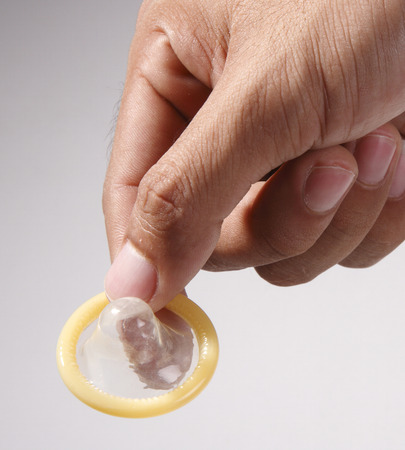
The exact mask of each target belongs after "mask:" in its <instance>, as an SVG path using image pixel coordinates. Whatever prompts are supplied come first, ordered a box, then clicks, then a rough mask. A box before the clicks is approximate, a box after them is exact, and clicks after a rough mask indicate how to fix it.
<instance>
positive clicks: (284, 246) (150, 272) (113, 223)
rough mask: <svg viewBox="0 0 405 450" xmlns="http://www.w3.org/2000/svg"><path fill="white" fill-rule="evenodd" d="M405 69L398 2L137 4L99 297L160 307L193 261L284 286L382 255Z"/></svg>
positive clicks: (394, 240)
mask: <svg viewBox="0 0 405 450" xmlns="http://www.w3.org/2000/svg"><path fill="white" fill-rule="evenodd" d="M404 79H405V3H404V1H403V0H390V2H386V1H384V0H361V1H357V2H353V1H349V0H334V1H333V0H310V1H301V0H272V1H269V0H257V1H254V2H253V1H251V0H204V1H202V0H181V1H180V0H148V1H146V2H145V3H144V4H143V6H142V8H141V11H140V13H139V16H138V23H137V27H136V32H135V36H134V39H133V42H132V45H131V49H130V53H129V60H128V72H127V78H126V84H125V89H124V94H123V98H122V103H121V108H120V113H119V117H118V121H117V128H116V134H115V139H114V145H113V151H112V156H111V160H110V164H109V167H108V171H107V175H106V180H105V185H104V197H103V207H104V213H105V219H106V229H107V236H108V241H109V247H110V253H111V258H112V261H113V264H112V267H111V269H110V270H109V272H108V274H107V276H106V281H105V288H106V292H107V294H108V295H109V296H110V298H112V299H114V298H116V297H118V296H126V295H131V296H138V297H141V298H143V299H144V300H146V301H149V302H150V304H151V307H152V308H153V309H154V310H158V309H160V308H162V307H163V306H164V305H165V304H166V303H167V302H168V301H169V300H170V299H171V298H173V297H174V296H175V295H176V294H177V293H178V292H180V291H181V290H182V289H183V288H184V287H185V286H186V284H187V283H188V282H189V281H190V280H191V278H192V277H193V276H194V275H195V274H196V273H197V272H198V271H199V270H200V269H201V268H202V267H205V268H207V269H210V270H229V269H239V268H244V267H255V268H256V270H257V272H258V274H259V275H260V276H262V277H263V278H264V279H266V280H267V281H269V282H270V283H274V284H277V285H282V286H290V285H294V284H299V283H303V282H307V281H310V280H311V279H313V278H314V277H316V276H317V275H319V274H320V273H322V272H324V271H325V270H327V269H328V268H330V267H332V266H333V265H335V264H342V265H345V266H348V267H368V266H370V265H372V264H374V263H376V262H377V261H379V260H380V259H381V258H383V257H384V256H386V255H387V254H389V253H390V252H391V251H392V250H393V249H394V248H396V247H397V246H398V245H399V244H400V243H401V242H402V241H403V240H404V238H405V196H404V195H403V192H402V190H401V189H398V186H402V184H403V182H402V181H401V180H402V179H405V164H403V159H402V158H404V157H403V156H402V149H403V142H402V139H401V133H402V134H405V113H404V112H405V84H404V83H403V80H404ZM391 147H392V152H391V151H389V148H391ZM279 167H280V169H279V170H277V172H276V173H275V174H274V175H273V176H272V177H270V178H269V179H268V180H267V181H260V180H263V179H266V174H268V173H269V172H270V171H272V170H273V169H276V168H279ZM382 167H383V168H384V170H382V169H381V168H382ZM370 174H371V175H370ZM311 175H314V176H313V177H312V178H311ZM343 179H344V180H345V181H344V182H343V181H342V180H343ZM401 183H402V184H401ZM342 186H343V187H344V189H343V188H342ZM394 187H395V189H394ZM404 188H405V186H404ZM393 194H395V195H393ZM322 195H324V196H323V197H322ZM325 196H326V197H327V198H326V197H325ZM332 200H333V201H332ZM320 205H321V207H320ZM122 249H124V250H122ZM135 255H137V256H135ZM135 259H136V260H137V262H136V263H135V262H134V261H135Z"/></svg>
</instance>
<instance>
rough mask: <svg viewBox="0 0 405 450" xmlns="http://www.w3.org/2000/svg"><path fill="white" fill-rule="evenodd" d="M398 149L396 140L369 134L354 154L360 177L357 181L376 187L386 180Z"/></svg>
mask: <svg viewBox="0 0 405 450" xmlns="http://www.w3.org/2000/svg"><path fill="white" fill-rule="evenodd" d="M395 149H396V142H395V140H394V139H392V138H390V137H388V136H383V135H378V134H369V135H368V136H366V137H364V138H363V139H361V140H360V141H359V142H358V144H357V147H356V150H355V152H354V157H355V158H356V161H357V165H358V168H359V176H358V177H357V180H358V181H360V182H361V183H364V184H368V185H376V184H379V183H381V181H382V180H383V179H384V177H385V175H386V173H387V171H388V167H389V166H390V163H391V160H392V158H393V156H394V153H395Z"/></svg>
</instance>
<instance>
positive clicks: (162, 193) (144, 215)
mask: <svg viewBox="0 0 405 450" xmlns="http://www.w3.org/2000/svg"><path fill="white" fill-rule="evenodd" d="M177 172H178V171H177V169H176V167H174V166H170V165H165V168H164V171H161V170H154V171H152V172H151V173H148V174H147V175H146V176H145V177H144V178H143V180H142V182H141V183H140V185H139V188H138V194H137V199H136V206H137V211H138V212H139V214H138V215H137V217H136V220H137V221H138V223H139V225H140V226H141V227H142V228H143V229H144V230H145V231H147V232H149V233H151V234H153V235H157V236H159V235H167V234H170V233H171V232H176V231H177V230H179V229H181V228H182V227H183V226H184V221H185V219H186V218H185V216H186V214H187V213H188V211H187V209H186V205H190V203H192V202H190V201H188V199H190V195H189V194H190V189H189V188H188V184H187V183H185V182H184V181H182V180H183V179H184V175H183V174H182V175H181V176H180V174H179V173H177Z"/></svg>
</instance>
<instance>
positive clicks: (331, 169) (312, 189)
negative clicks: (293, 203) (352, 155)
mask: <svg viewBox="0 0 405 450" xmlns="http://www.w3.org/2000/svg"><path fill="white" fill-rule="evenodd" d="M354 178H355V174H354V173H353V172H351V171H350V170H346V169H343V168H342V167H335V166H325V167H313V169H312V170H311V172H310V174H309V176H308V178H307V181H306V183H305V187H304V202H305V204H306V205H307V207H308V208H309V209H310V210H312V211H314V212H318V213H323V212H327V211H329V210H330V209H332V208H334V207H335V206H336V205H337V204H338V203H339V202H340V201H341V200H342V198H343V197H344V195H345V194H346V192H347V190H348V189H349V187H350V186H351V184H352V183H353V181H354Z"/></svg>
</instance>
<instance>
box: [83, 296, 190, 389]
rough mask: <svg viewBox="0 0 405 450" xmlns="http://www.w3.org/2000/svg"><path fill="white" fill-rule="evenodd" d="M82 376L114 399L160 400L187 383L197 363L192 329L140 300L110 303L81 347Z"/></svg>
mask: <svg viewBox="0 0 405 450" xmlns="http://www.w3.org/2000/svg"><path fill="white" fill-rule="evenodd" d="M76 357H77V362H78V364H79V368H80V371H81V372H82V374H83V375H84V376H85V377H86V378H87V380H88V381H90V382H91V383H92V384H93V385H94V386H96V387H97V388H99V389H101V390H102V391H104V392H107V393H109V394H112V395H116V396H120V397H129V398H145V397H152V396H156V395H161V394H163V393H164V392H166V391H168V390H172V389H174V388H175V387H177V386H179V385H180V384H181V383H182V381H185V379H187V378H188V376H189V375H191V373H192V371H193V370H194V368H195V366H196V364H197V361H198V346H197V345H195V337H194V335H193V332H192V330H191V328H190V326H189V325H188V324H187V323H186V322H185V321H184V320H183V319H182V318H181V317H179V316H177V315H176V314H175V313H173V312H172V311H169V310H167V309H163V310H161V311H159V312H158V313H156V315H155V314H154V313H153V311H152V310H151V309H150V307H149V306H148V305H147V304H146V303H145V302H144V301H143V300H140V299H137V298H123V299H120V300H116V301H114V302H112V303H110V304H108V305H107V306H106V307H105V308H104V310H103V311H102V313H101V314H100V317H99V319H98V321H97V322H93V324H92V325H90V326H89V327H88V329H87V330H85V331H84V332H83V333H82V336H81V337H80V339H79V342H78V346H77V355H76Z"/></svg>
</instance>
